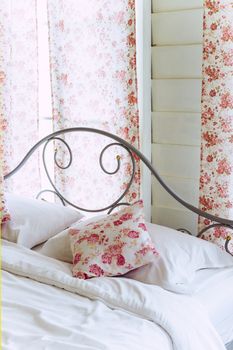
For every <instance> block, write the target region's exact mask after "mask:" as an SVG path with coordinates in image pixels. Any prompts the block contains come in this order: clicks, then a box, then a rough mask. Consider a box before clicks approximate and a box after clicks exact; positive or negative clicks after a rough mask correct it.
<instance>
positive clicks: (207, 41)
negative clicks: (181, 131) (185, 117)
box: [199, 0, 233, 252]
mask: <svg viewBox="0 0 233 350" xmlns="http://www.w3.org/2000/svg"><path fill="white" fill-rule="evenodd" d="M201 136H202V138H201V177H200V208H201V209H202V210H204V211H208V212H210V213H212V214H214V215H217V216H222V217H225V218H229V219H233V2H232V1H230V0H220V1H210V0H205V1H204V51H203V84H202V133H201ZM209 224H210V222H209V220H207V219H202V218H200V225H199V226H200V229H202V228H204V227H205V226H207V225H209ZM228 235H230V236H231V237H232V238H233V232H232V231H231V230H229V229H226V228H223V227H216V228H215V229H213V230H209V231H207V232H206V233H205V234H203V238H205V239H207V240H211V241H213V242H215V243H217V244H218V245H220V246H221V247H223V246H224V243H225V239H226V237H227V236H228ZM229 246H230V251H231V252H233V239H232V240H231V241H230V245H229Z"/></svg>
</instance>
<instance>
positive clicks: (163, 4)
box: [152, 0, 203, 12]
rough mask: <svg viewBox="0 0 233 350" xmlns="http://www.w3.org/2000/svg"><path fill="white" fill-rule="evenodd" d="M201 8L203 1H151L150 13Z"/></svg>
mask: <svg viewBox="0 0 233 350" xmlns="http://www.w3.org/2000/svg"><path fill="white" fill-rule="evenodd" d="M201 7H203V0H152V12H163V11H174V10H184V9H194V8H201Z"/></svg>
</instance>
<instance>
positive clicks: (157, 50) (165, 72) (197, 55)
mask: <svg viewBox="0 0 233 350" xmlns="http://www.w3.org/2000/svg"><path fill="white" fill-rule="evenodd" d="M201 77H202V45H201V44H197V45H187V46H160V47H153V48H152V79H156V78H157V79H160V78H165V79H167V78H201Z"/></svg>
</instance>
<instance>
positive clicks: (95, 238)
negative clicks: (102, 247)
mask: <svg viewBox="0 0 233 350" xmlns="http://www.w3.org/2000/svg"><path fill="white" fill-rule="evenodd" d="M87 241H88V242H89V243H97V242H98V241H99V235H97V234H96V233H93V234H91V235H90V236H89V237H87Z"/></svg>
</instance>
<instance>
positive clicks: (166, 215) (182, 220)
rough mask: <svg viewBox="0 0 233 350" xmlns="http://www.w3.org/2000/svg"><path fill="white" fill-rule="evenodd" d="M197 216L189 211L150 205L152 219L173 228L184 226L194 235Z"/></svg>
mask: <svg viewBox="0 0 233 350" xmlns="http://www.w3.org/2000/svg"><path fill="white" fill-rule="evenodd" d="M197 220H198V216H197V215H196V214H194V213H192V212H190V211H188V210H187V211H186V210H182V209H174V208H165V207H157V206H153V207H152V221H153V222H154V223H156V224H159V225H163V226H168V227H171V228H174V229H178V228H186V229H187V230H189V231H190V232H192V233H193V234H194V235H196V233H197Z"/></svg>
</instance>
